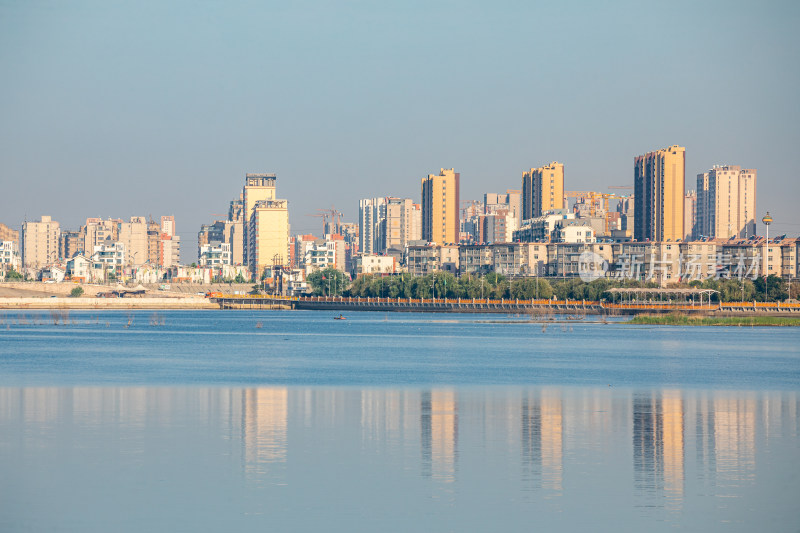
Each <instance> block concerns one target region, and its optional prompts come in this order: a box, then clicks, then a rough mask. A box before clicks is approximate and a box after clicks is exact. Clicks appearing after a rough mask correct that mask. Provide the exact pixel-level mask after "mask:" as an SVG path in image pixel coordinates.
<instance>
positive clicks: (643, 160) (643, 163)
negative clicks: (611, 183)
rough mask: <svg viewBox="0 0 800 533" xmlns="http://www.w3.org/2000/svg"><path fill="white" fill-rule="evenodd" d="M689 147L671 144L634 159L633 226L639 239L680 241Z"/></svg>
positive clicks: (634, 232) (682, 235)
mask: <svg viewBox="0 0 800 533" xmlns="http://www.w3.org/2000/svg"><path fill="white" fill-rule="evenodd" d="M685 171H686V149H685V148H683V147H681V146H677V145H674V146H670V147H669V148H664V149H662V150H657V151H655V152H649V153H647V154H644V155H640V156H637V157H635V158H634V160H633V188H634V202H635V207H634V224H633V225H634V228H633V238H634V239H635V240H637V241H645V240H651V241H677V240H679V239H680V240H682V239H684V238H685V237H686V233H685V232H684V230H683V223H684V220H683V216H684V213H683V208H684V201H685V190H686V187H685V179H684V178H685Z"/></svg>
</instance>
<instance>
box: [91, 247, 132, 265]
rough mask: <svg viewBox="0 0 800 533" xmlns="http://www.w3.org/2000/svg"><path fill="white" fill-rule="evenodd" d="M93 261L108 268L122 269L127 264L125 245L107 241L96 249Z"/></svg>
mask: <svg viewBox="0 0 800 533" xmlns="http://www.w3.org/2000/svg"><path fill="white" fill-rule="evenodd" d="M93 252H94V253H92V259H93V260H94V261H95V262H97V263H101V264H103V265H105V267H106V268H112V269H116V268H121V267H122V265H124V264H125V245H124V244H122V243H121V242H111V241H107V242H105V243H103V244H98V245H96V246H95V247H94V250H93Z"/></svg>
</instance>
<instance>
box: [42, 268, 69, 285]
mask: <svg viewBox="0 0 800 533" xmlns="http://www.w3.org/2000/svg"><path fill="white" fill-rule="evenodd" d="M66 274H67V270H66V269H65V268H63V267H60V266H58V265H50V266H49V267H45V268H43V269H42V270H40V271H39V275H40V276H41V278H40V279H41V281H44V282H45V283H61V282H62V281H64V278H65V277H66Z"/></svg>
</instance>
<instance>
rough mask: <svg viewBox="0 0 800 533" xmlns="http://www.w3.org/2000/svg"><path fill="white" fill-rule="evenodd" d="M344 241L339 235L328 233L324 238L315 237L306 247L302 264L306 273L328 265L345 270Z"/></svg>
mask: <svg viewBox="0 0 800 533" xmlns="http://www.w3.org/2000/svg"><path fill="white" fill-rule="evenodd" d="M345 248H346V243H345V240H344V237H342V236H341V235H328V236H327V238H326V239H325V240H323V239H317V240H316V241H314V244H312V245H311V246H307V247H306V252H305V256H304V258H303V265H304V268H305V271H306V275H308V274H311V273H312V272H314V271H316V270H324V269H326V268H328V267H331V268H335V269H336V270H341V271H342V272H346V270H345V267H346V257H345V252H346V250H345Z"/></svg>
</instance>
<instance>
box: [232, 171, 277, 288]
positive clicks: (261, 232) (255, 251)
mask: <svg viewBox="0 0 800 533" xmlns="http://www.w3.org/2000/svg"><path fill="white" fill-rule="evenodd" d="M276 180H277V178H276V177H275V174H246V175H245V182H244V188H243V189H242V196H241V210H242V215H241V216H242V218H243V223H242V229H243V231H242V248H243V251H242V260H243V262H244V264H246V265H248V266H249V267H250V271H251V272H252V273H253V275H254V276H255V277H256V279H258V278H259V277H260V275H261V273H263V272H264V269H265V268H268V267H269V268H271V267H273V266H278V265H280V266H288V265H289V263H290V255H291V254H290V253H289V201H288V200H279V199H277V198H276V196H275V181H276ZM238 209H239V206H238V203H237V202H235V201H234V202H232V203H231V209H230V215H232V216H235V217H237V218H238V216H239V215H238V213H236V211H238ZM233 231H234V235H235V228H233ZM232 239H234V237H232ZM232 244H233V243H232ZM231 248H232V256H233V260H234V261H235V259H236V258H237V254H236V251H235V250H233V246H232V247H231Z"/></svg>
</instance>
